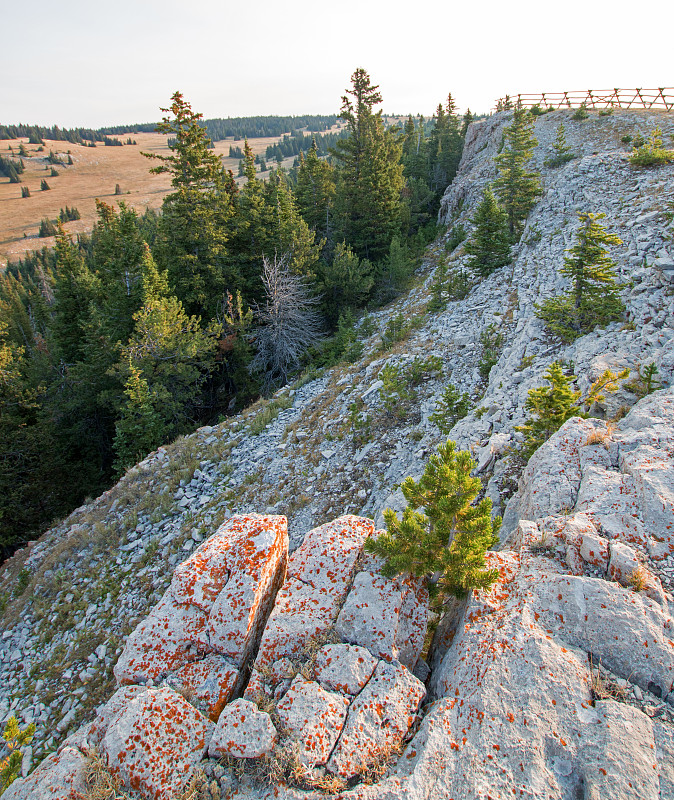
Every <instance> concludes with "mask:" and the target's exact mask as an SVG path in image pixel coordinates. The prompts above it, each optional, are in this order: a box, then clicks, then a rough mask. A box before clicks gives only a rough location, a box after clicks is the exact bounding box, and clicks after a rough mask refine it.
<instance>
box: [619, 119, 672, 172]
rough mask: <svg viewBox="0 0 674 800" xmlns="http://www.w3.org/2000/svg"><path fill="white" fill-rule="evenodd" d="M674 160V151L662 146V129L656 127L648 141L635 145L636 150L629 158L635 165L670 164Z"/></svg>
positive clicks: (657, 165) (656, 165) (655, 165)
mask: <svg viewBox="0 0 674 800" xmlns="http://www.w3.org/2000/svg"><path fill="white" fill-rule="evenodd" d="M670 161H674V152H673V151H671V150H666V149H665V148H664V147H663V146H662V131H661V130H660V128H655V129H654V130H653V131H651V135H650V136H649V137H648V141H646V142H643V144H641V146H638V147H635V149H634V152H633V153H632V155H631V156H630V158H629V162H630V164H631V165H632V166H633V167H659V166H660V165H661V164H669V163H670Z"/></svg>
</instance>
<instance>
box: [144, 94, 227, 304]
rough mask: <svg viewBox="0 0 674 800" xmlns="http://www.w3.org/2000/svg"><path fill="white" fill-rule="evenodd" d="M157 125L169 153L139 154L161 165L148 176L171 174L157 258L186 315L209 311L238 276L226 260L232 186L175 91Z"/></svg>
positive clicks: (197, 116)
mask: <svg viewBox="0 0 674 800" xmlns="http://www.w3.org/2000/svg"><path fill="white" fill-rule="evenodd" d="M171 100H172V103H171V106H170V108H164V109H162V111H164V112H166V114H167V116H164V117H163V119H162V122H160V123H159V124H158V125H157V130H158V131H159V132H160V133H167V134H169V136H170V137H171V140H170V145H169V147H170V149H171V151H172V154H171V155H170V156H165V155H162V154H159V153H145V154H144V155H146V156H147V157H148V158H152V159H158V160H159V161H160V162H161V163H160V164H159V165H158V166H156V167H153V168H152V169H151V170H150V171H151V172H153V173H157V174H160V173H168V174H170V175H171V185H172V187H173V189H174V191H173V192H172V193H171V194H169V195H167V197H166V198H165V199H164V204H163V214H162V217H161V223H160V238H159V242H158V250H157V252H158V257H159V258H160V261H161V264H162V266H164V267H166V268H168V270H169V274H170V277H171V281H172V283H173V285H174V286H175V290H176V292H177V293H178V297H179V298H180V299H181V300H182V301H184V303H185V307H186V309H187V312H188V313H201V314H204V315H205V316H207V317H210V316H212V315H213V314H214V313H215V310H216V308H217V307H218V306H219V304H220V303H221V302H222V298H223V296H224V294H225V291H226V290H227V289H228V288H229V289H234V288H237V287H238V286H239V285H240V283H241V276H240V275H239V274H238V272H237V271H236V270H234V269H231V261H228V259H227V239H228V230H229V224H230V220H231V217H232V214H233V208H232V199H233V196H234V195H235V193H236V185H235V183H234V178H233V176H232V174H231V172H226V171H225V170H224V168H223V167H222V164H221V161H220V158H219V156H217V155H216V154H215V153H214V152H213V150H212V149H211V148H210V144H211V141H210V139H209V138H208V136H207V135H206V130H205V128H203V127H202V126H201V125H200V124H199V120H200V119H201V117H202V115H201V114H197V113H195V112H194V111H193V110H192V108H191V106H190V104H189V103H188V102H186V101H185V100H184V99H183V96H182V94H180V92H176V93H175V94H174V95H173V97H172V98H171Z"/></svg>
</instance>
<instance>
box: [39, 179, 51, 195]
mask: <svg viewBox="0 0 674 800" xmlns="http://www.w3.org/2000/svg"><path fill="white" fill-rule="evenodd" d="M50 189H51V186H50V185H49V184H48V183H47V181H46V180H45V179H44V178H42V180H41V181H40V191H41V192H48V191H49V190H50Z"/></svg>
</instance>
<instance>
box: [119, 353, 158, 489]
mask: <svg viewBox="0 0 674 800" xmlns="http://www.w3.org/2000/svg"><path fill="white" fill-rule="evenodd" d="M128 372H129V377H128V378H127V380H126V383H125V384H124V404H123V405H122V408H121V411H120V416H119V419H118V420H117V422H116V423H115V439H114V442H113V448H114V450H115V454H116V459H115V463H114V469H115V471H116V472H117V473H119V474H121V473H123V472H124V470H126V469H128V468H129V467H131V466H133V465H134V464H135V463H137V462H138V461H140V460H141V459H142V458H143V457H144V456H145V455H146V454H147V453H149V452H150V451H151V450H154V449H155V448H156V447H157V446H158V445H160V444H161V443H162V441H163V440H164V437H165V434H166V426H165V424H164V421H163V420H162V418H161V414H160V412H159V411H158V406H159V397H158V395H157V392H156V391H153V390H151V389H150V387H149V385H148V382H147V380H145V378H143V377H142V373H141V371H140V370H139V369H138V368H137V367H135V366H134V365H133V364H132V363H129V366H128Z"/></svg>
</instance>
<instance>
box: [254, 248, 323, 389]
mask: <svg viewBox="0 0 674 800" xmlns="http://www.w3.org/2000/svg"><path fill="white" fill-rule="evenodd" d="M262 283H263V285H264V289H265V293H266V295H267V301H266V303H265V305H264V306H257V307H256V308H255V319H256V321H257V323H258V326H257V327H256V328H255V330H254V331H253V334H252V340H253V341H254V343H255V345H256V347H257V353H256V354H255V357H254V358H253V360H252V361H251V364H250V370H251V372H253V371H254V372H259V373H260V374H261V375H262V378H263V389H264V392H265V394H266V393H268V392H270V391H272V390H273V389H275V388H277V387H278V386H282V385H283V384H285V383H286V382H287V379H288V373H289V372H290V371H291V370H293V369H295V368H297V367H299V365H300V360H301V357H302V355H303V354H304V353H305V352H306V351H307V349H308V348H309V347H311V345H313V344H315V343H316V342H317V341H318V340H319V339H320V338H321V315H320V313H319V312H318V311H317V310H316V306H317V305H318V302H319V301H318V298H315V297H312V296H311V293H310V291H309V288H308V287H307V285H306V283H305V282H304V280H303V279H302V277H301V276H300V275H295V274H293V273H292V272H291V271H290V257H289V255H288V254H285V255H283V256H281V257H280V258H279V257H277V256H276V255H274V260H273V261H271V260H270V259H268V258H267V257H266V256H265V257H264V258H263V260H262Z"/></svg>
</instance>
